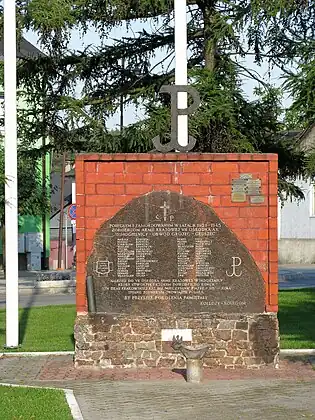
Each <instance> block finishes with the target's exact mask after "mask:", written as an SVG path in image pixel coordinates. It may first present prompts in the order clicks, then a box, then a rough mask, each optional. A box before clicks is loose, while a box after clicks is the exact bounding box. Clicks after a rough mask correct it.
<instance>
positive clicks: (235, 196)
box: [231, 192, 246, 203]
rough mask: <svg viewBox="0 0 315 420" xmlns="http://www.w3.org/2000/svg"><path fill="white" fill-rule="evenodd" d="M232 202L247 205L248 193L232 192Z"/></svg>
mask: <svg viewBox="0 0 315 420" xmlns="http://www.w3.org/2000/svg"><path fill="white" fill-rule="evenodd" d="M231 200H232V202H233V203H245V201H246V193H245V192H232V197H231Z"/></svg>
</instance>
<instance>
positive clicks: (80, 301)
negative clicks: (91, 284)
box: [76, 293, 87, 312]
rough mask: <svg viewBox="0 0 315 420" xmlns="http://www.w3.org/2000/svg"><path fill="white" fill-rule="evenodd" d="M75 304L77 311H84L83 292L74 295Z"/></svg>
mask: <svg viewBox="0 0 315 420" xmlns="http://www.w3.org/2000/svg"><path fill="white" fill-rule="evenodd" d="M76 304H77V311H78V312H79V311H85V310H87V304H86V296H85V293H84V294H83V293H82V294H80V295H79V294H78V293H77V295H76Z"/></svg>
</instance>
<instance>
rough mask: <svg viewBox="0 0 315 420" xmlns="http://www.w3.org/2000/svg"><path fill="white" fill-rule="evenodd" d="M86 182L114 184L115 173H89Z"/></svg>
mask: <svg viewBox="0 0 315 420" xmlns="http://www.w3.org/2000/svg"><path fill="white" fill-rule="evenodd" d="M85 179H86V182H87V183H90V184H113V183H114V179H115V177H114V174H109V173H89V172H88V173H87V174H86V177H85Z"/></svg>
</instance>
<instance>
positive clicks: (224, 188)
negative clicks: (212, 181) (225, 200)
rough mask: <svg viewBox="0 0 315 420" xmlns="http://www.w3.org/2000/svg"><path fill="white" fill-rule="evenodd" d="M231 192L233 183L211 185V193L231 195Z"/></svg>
mask: <svg viewBox="0 0 315 420" xmlns="http://www.w3.org/2000/svg"><path fill="white" fill-rule="evenodd" d="M231 193H232V187H231V185H211V194H213V195H229V194H231Z"/></svg>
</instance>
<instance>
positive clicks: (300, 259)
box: [278, 124, 315, 264]
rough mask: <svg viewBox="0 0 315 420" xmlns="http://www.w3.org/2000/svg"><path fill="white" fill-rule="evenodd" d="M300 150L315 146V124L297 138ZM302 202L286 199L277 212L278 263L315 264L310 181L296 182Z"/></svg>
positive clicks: (314, 219)
mask: <svg viewBox="0 0 315 420" xmlns="http://www.w3.org/2000/svg"><path fill="white" fill-rule="evenodd" d="M298 141H299V143H300V147H302V148H303V150H310V149H311V148H314V146H315V124H314V125H312V126H311V127H310V128H309V129H307V130H305V131H304V132H303V133H301V134H300V136H298ZM295 183H296V185H298V186H299V187H300V188H301V189H302V191H303V193H304V196H305V200H302V201H299V202H298V201H297V200H293V201H292V202H291V201H290V200H288V201H287V202H285V204H284V206H283V207H282V208H281V206H280V203H279V211H278V238H279V263H280V264H315V188H314V183H312V182H311V180H310V181H303V180H297V181H296V182H295Z"/></svg>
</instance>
